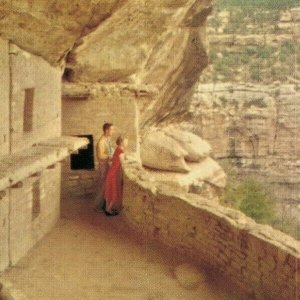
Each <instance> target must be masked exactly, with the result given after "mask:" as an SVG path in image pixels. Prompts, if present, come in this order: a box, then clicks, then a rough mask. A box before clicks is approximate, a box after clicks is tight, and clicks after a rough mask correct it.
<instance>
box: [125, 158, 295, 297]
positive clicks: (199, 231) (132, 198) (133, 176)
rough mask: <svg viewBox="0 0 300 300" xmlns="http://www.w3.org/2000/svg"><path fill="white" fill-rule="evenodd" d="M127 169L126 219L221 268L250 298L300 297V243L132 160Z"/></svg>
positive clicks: (164, 240)
mask: <svg viewBox="0 0 300 300" xmlns="http://www.w3.org/2000/svg"><path fill="white" fill-rule="evenodd" d="M123 167H124V180H125V182H124V206H125V209H124V213H125V215H126V218H127V221H128V223H129V224H130V225H131V226H132V227H133V228H134V229H135V230H138V231H140V232H141V233H142V234H143V235H144V236H146V237H147V238H149V239H155V240H158V241H160V242H161V243H164V244H167V245H169V246H171V247H173V248H175V249H176V250H178V251H180V252H182V253H184V254H187V255H188V256H189V257H192V258H193V259H194V260H195V261H196V262H198V263H199V264H203V265H204V266H206V267H208V268H210V269H213V270H215V271H218V272H220V273H221V275H222V276H223V277H224V278H225V279H226V280H228V281H231V282H234V284H236V285H238V286H239V287H240V288H241V290H242V291H243V294H244V295H245V296H247V297H249V298H251V299H255V298H257V299H291V300H292V299H298V298H299V296H300V294H299V293H300V291H299V289H298V290H297V285H299V280H300V277H299V272H300V269H299V266H300V264H299V262H300V245H299V242H297V241H295V240H294V239H292V238H291V237H289V236H287V235H285V234H283V233H281V232H279V231H276V230H274V229H272V228H271V227H270V226H267V225H259V224H257V223H255V222H254V221H253V220H252V219H250V218H248V217H246V216H245V215H243V214H242V213H240V212H238V211H235V210H232V209H229V208H225V207H222V206H219V205H216V204H214V203H210V202H208V201H205V200H204V199H203V198H201V197H199V196H195V195H191V194H178V193H177V194H176V195H175V193H174V192H173V191H172V188H170V187H169V188H168V187H166V186H162V185H160V186H158V185H157V184H156V183H153V182H149V180H148V178H147V177H146V176H145V174H144V171H143V169H142V168H141V167H140V165H139V163H137V162H136V161H135V159H134V158H127V159H126V160H125V161H124V162H123Z"/></svg>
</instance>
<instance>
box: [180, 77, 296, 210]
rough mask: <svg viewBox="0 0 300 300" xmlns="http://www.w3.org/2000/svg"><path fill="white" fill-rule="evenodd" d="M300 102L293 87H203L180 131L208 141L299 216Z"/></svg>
mask: <svg viewBox="0 0 300 300" xmlns="http://www.w3.org/2000/svg"><path fill="white" fill-rule="evenodd" d="M299 98H300V93H299V86H298V85H294V84H285V85H279V84H278V85H276V84H275V85H265V86H262V85H255V84H239V85H237V84H232V83H224V84H223V83H222V84H213V83H211V84H199V85H198V87H197V88H196V89H195V93H194V95H193V98H192V102H191V106H190V109H189V113H190V120H189V122H186V123H182V124H181V125H180V126H179V127H180V128H182V129H183V130H188V131H191V132H193V133H195V134H197V135H199V136H201V137H203V138H204V139H205V140H207V141H208V142H209V143H210V144H211V146H212V152H213V153H214V156H215V157H216V158H219V159H224V158H225V159H227V158H229V159H231V160H232V161H233V162H234V163H236V164H237V165H238V166H239V173H240V174H241V175H250V176H253V177H256V178H257V179H259V180H262V182H264V183H265V184H266V185H268V186H269V187H270V188H271V190H273V192H274V194H275V195H276V196H277V198H278V200H279V201H280V202H281V203H283V204H284V205H285V206H286V205H287V206H290V205H291V207H290V209H292V210H293V213H292V215H293V216H295V215H296V216H299V215H300V210H299V203H300V198H299V182H300V179H299V178H300V177H299V174H300V169H299V166H300V164H299V155H300V152H299V147H298V141H299V139H300V136H299V132H300V130H299V129H300V122H299V117H298V116H299V114H300V106H299V101H298V100H299ZM274 201H275V200H274ZM279 212H280V213H281V210H280V211H279Z"/></svg>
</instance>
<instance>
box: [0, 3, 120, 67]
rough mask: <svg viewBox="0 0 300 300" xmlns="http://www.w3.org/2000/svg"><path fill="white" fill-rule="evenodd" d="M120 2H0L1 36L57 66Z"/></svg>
mask: <svg viewBox="0 0 300 300" xmlns="http://www.w3.org/2000/svg"><path fill="white" fill-rule="evenodd" d="M122 2H124V1H119V0H98V1H97V0H94V1H84V0H75V1H71V2H70V1H61V0H51V1H39V0H22V1H19V0H14V1H8V0H2V1H0V15H1V17H0V33H1V35H2V36H3V37H4V38H5V39H7V40H11V41H13V42H14V43H15V44H16V45H18V46H20V47H21V48H23V49H25V50H27V51H28V52H30V53H34V54H36V55H39V56H42V57H43V58H44V59H46V60H47V61H49V62H50V63H51V64H59V63H61V62H62V59H63V58H64V57H65V56H66V54H67V53H68V51H69V50H71V49H72V48H73V47H74V44H75V43H76V42H79V41H80V38H81V37H82V36H84V35H85V34H87V33H88V32H90V31H91V30H93V29H94V28H95V26H97V25H98V24H99V23H100V22H102V21H103V20H105V19H106V18H107V17H109V16H110V15H111V14H112V12H113V11H114V10H115V9H117V8H118V7H119V6H120V5H122Z"/></svg>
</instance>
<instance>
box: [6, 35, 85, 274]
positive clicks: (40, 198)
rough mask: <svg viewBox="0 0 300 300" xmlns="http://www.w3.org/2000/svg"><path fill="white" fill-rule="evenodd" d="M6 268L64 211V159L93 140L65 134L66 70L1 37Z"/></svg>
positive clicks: (36, 240)
mask: <svg viewBox="0 0 300 300" xmlns="http://www.w3.org/2000/svg"><path fill="white" fill-rule="evenodd" d="M0 54H1V55H0V68H1V72H0V73H1V74H0V76H1V77H0V79H1V82H0V85H1V94H0V100H1V101H0V109H1V116H0V272H1V271H4V270H5V269H6V268H7V267H9V266H12V265H15V264H16V263H17V262H18V261H19V260H20V259H21V258H22V257H23V256H24V255H26V254H27V252H28V251H29V250H30V249H31V248H32V247H33V246H34V245H35V244H36V243H37V242H38V241H39V240H40V239H41V238H42V237H43V236H44V235H45V234H47V233H48V232H49V231H50V230H51V229H52V228H53V226H54V225H55V224H56V222H57V220H58V219H59V216H60V186H61V184H60V182H61V166H60V161H62V160H63V159H65V158H66V157H67V156H69V154H70V153H71V152H72V151H75V150H77V149H78V148H80V147H83V146H85V145H86V144H87V141H86V140H85V139H76V138H72V137H61V69H60V68H59V67H52V66H51V65H50V64H49V63H48V62H46V61H44V60H43V59H42V58H40V57H37V56H34V55H32V54H30V53H27V52H25V51H23V50H22V49H20V48H19V47H17V46H15V45H14V44H13V43H11V42H9V41H6V40H2V39H0Z"/></svg>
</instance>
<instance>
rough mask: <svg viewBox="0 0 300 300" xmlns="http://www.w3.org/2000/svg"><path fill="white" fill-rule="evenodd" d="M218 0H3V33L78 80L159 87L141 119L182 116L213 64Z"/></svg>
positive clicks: (0, 12) (158, 120)
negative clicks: (211, 35) (208, 30)
mask: <svg viewBox="0 0 300 300" xmlns="http://www.w3.org/2000/svg"><path fill="white" fill-rule="evenodd" d="M210 11H211V0H161V1H157V0H128V1H125V0H90V1H86V0H74V1H66V0H50V1H39V0H14V1H8V0H2V1H1V0H0V34H1V35H2V36H3V38H4V39H8V40H11V41H13V43H15V44H17V45H18V46H19V47H21V48H23V49H25V50H27V51H28V52H31V53H34V54H37V55H40V56H42V57H43V58H44V59H46V60H47V61H49V62H50V63H51V64H52V65H57V64H63V63H64V62H65V61H66V62H67V70H68V77H69V78H68V79H70V80H71V81H74V82H116V83H130V84H136V85H141V84H143V85H147V86H153V87H154V88H155V89H156V90H157V91H158V93H157V94H156V95H155V97H152V98H151V101H150V102H149V103H148V105H146V106H144V108H145V110H144V111H142V112H141V121H140V124H141V126H142V127H143V126H144V125H147V126H148V125H153V124H158V123H161V122H164V121H170V120H172V119H174V118H178V117H180V118H182V117H183V116H184V115H185V114H186V111H187V107H188V105H187V102H188V101H187V100H186V99H187V94H189V93H190V90H191V88H192V87H193V86H194V83H195V82H196V81H197V79H198V78H199V75H200V73H201V71H202V70H203V69H204V68H205V66H206V65H207V56H206V50H205V49H206V45H205V43H206V42H205V40H206V37H205V22H206V18H207V15H208V14H209V13H210Z"/></svg>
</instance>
